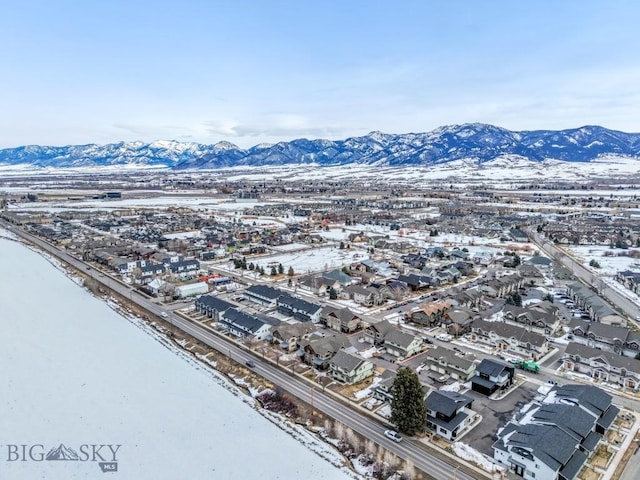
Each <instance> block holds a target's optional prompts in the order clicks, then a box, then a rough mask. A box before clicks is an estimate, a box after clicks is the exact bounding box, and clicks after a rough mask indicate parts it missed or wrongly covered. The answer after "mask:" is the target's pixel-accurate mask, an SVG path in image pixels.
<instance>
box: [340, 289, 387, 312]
mask: <svg viewBox="0 0 640 480" xmlns="http://www.w3.org/2000/svg"><path fill="white" fill-rule="evenodd" d="M340 297H341V298H344V299H346V300H353V301H354V302H355V303H357V304H358V305H363V306H365V307H372V306H374V305H382V304H383V303H384V302H385V300H386V299H385V298H384V295H382V294H381V292H380V291H378V290H377V289H375V288H371V287H365V286H363V285H358V284H356V285H349V286H348V287H345V288H344V290H343V291H342V294H341V295H340Z"/></svg>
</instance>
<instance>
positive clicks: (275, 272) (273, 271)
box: [271, 267, 278, 277]
mask: <svg viewBox="0 0 640 480" xmlns="http://www.w3.org/2000/svg"><path fill="white" fill-rule="evenodd" d="M277 274H278V271H277V270H276V267H271V276H272V277H273V276H275V275H277Z"/></svg>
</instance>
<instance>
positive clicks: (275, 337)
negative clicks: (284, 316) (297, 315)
mask: <svg viewBox="0 0 640 480" xmlns="http://www.w3.org/2000/svg"><path fill="white" fill-rule="evenodd" d="M316 330H318V325H317V324H315V323H311V322H305V323H281V324H280V325H277V326H275V327H272V328H271V337H272V341H273V342H274V343H279V344H280V347H281V348H282V349H283V350H286V351H288V352H293V351H294V350H297V349H298V343H299V342H300V340H301V339H309V338H310V336H311V334H312V333H313V332H315V331H316Z"/></svg>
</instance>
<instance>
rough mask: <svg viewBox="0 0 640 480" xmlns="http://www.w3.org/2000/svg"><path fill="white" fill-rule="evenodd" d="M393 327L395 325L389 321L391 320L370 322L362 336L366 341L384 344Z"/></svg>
mask: <svg viewBox="0 0 640 480" xmlns="http://www.w3.org/2000/svg"><path fill="white" fill-rule="evenodd" d="M393 328H395V327H394V326H393V325H391V324H390V323H389V320H380V321H379V322H376V323H370V324H369V325H367V327H366V328H365V329H364V332H363V335H362V338H363V339H364V341H365V342H368V343H371V344H373V345H382V344H383V343H384V337H385V335H386V334H387V333H388V332H390V331H391V330H392V329H393Z"/></svg>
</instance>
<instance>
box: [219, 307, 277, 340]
mask: <svg viewBox="0 0 640 480" xmlns="http://www.w3.org/2000/svg"><path fill="white" fill-rule="evenodd" d="M218 322H219V323H220V325H222V326H223V327H225V328H226V329H227V331H228V332H229V333H230V334H232V335H234V336H236V337H238V338H245V337H248V336H253V337H254V338H256V339H258V340H264V339H265V338H267V336H268V335H269V334H270V329H271V325H270V324H269V323H267V322H265V321H264V320H262V319H260V318H258V317H257V316H255V315H249V314H248V313H245V312H242V311H240V310H238V309H236V308H229V309H227V310H225V311H224V312H222V313H221V314H220V319H219V320H218Z"/></svg>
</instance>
